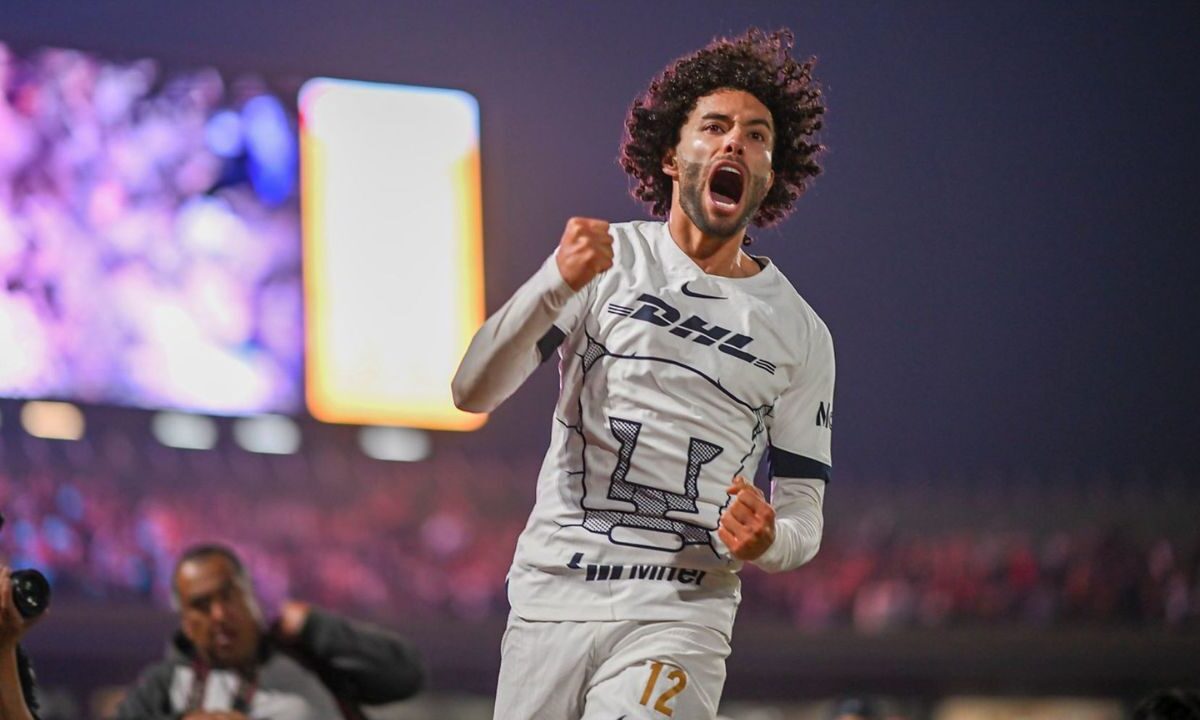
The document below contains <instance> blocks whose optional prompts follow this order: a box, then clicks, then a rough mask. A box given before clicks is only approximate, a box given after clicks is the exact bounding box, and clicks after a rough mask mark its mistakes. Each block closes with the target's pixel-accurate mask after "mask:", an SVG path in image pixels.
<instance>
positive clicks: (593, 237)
mask: <svg viewBox="0 0 1200 720" xmlns="http://www.w3.org/2000/svg"><path fill="white" fill-rule="evenodd" d="M554 259H555V261H556V262H557V263H558V272H559V273H560V274H561V275H562V277H563V280H566V281H567V284H568V285H570V286H571V289H572V290H575V291H578V290H580V289H582V288H583V286H584V285H587V284H588V283H589V282H591V281H592V278H594V277H596V276H597V275H599V274H600V273H602V272H604V271H605V270H607V269H609V268H610V267H612V264H613V241H612V237H610V236H609V234H608V223H607V222H605V221H604V220H593V219H591V218H581V217H573V218H571V219H570V220H568V221H567V228H566V229H565V230H563V236H562V240H560V241H559V242H558V251H557V252H556V253H555V254H554Z"/></svg>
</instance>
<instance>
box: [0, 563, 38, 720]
mask: <svg viewBox="0 0 1200 720" xmlns="http://www.w3.org/2000/svg"><path fill="white" fill-rule="evenodd" d="M12 593H13V586H12V571H11V570H10V569H9V568H8V566H7V565H4V564H2V563H0V720H37V702H36V701H35V700H34V697H33V670H32V669H31V668H30V666H29V660H28V658H26V657H25V654H24V653H23V652H22V651H21V648H20V645H19V644H18V643H19V642H20V640H21V637H22V636H23V635H24V634H25V632H26V631H27V630H29V628H30V627H32V625H33V623H34V622H36V620H26V619H25V618H23V617H21V613H20V612H18V611H17V606H16V603H14V602H13V597H12Z"/></svg>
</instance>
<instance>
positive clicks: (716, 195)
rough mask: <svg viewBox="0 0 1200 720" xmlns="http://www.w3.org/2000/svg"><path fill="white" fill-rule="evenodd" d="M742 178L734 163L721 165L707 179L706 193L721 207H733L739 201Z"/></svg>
mask: <svg viewBox="0 0 1200 720" xmlns="http://www.w3.org/2000/svg"><path fill="white" fill-rule="evenodd" d="M743 187H744V180H743V178H742V171H741V170H740V169H738V168H737V167H736V166H734V165H721V166H719V167H718V168H717V169H716V170H714V171H713V174H712V177H711V178H709V180H708V193H709V195H710V196H711V197H712V200H713V202H714V203H716V204H717V205H718V206H720V207H723V208H734V207H737V204H738V203H739V202H741V199H742V188H743Z"/></svg>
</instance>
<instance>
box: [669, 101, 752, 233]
mask: <svg viewBox="0 0 1200 720" xmlns="http://www.w3.org/2000/svg"><path fill="white" fill-rule="evenodd" d="M774 147H775V124H774V120H773V119H772V118H771V112H770V111H769V110H767V107H766V106H765V105H763V104H762V103H761V102H759V100H758V98H756V97H754V96H753V95H751V94H750V93H748V92H744V91H742V90H718V91H717V92H714V93H712V94H711V95H705V96H704V97H702V98H700V100H699V101H697V103H696V107H695V108H694V109H693V110H692V112H691V114H689V115H688V117H687V120H686V121H684V123H683V127H682V128H681V129H680V131H679V144H678V145H676V146H675V147H674V148H672V149H671V150H669V151H668V152H667V155H666V157H665V158H664V159H663V172H665V173H666V174H667V175H669V176H671V177H672V178H674V179H675V182H676V192H677V199H678V204H679V206H680V207H681V208H682V209H683V211H684V212H685V213H686V214H687V216H688V218H690V219H691V221H692V223H694V224H695V225H696V227H698V228H699V229H700V230H701V232H703V233H705V234H706V235H713V236H716V237H722V238H727V237H732V236H734V235H736V234H737V233H739V232H740V231H742V230H744V229H745V227H746V225H747V224H748V223H749V222H750V218H752V217H753V216H754V213H755V212H756V211H757V210H758V206H759V204H761V203H762V201H763V198H764V197H766V195H767V191H768V190H770V189H771V183H772V182H774V180H775V173H774V172H772V170H771V153H772V152H773V150H774Z"/></svg>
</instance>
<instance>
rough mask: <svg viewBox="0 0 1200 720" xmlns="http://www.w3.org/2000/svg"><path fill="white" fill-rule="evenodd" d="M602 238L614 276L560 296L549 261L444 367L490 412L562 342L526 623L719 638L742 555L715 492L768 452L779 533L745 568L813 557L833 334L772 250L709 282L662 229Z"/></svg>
mask: <svg viewBox="0 0 1200 720" xmlns="http://www.w3.org/2000/svg"><path fill="white" fill-rule="evenodd" d="M610 234H611V235H612V237H613V238H614V242H613V250H614V264H613V267H612V268H611V269H610V270H609V271H607V272H605V273H602V274H601V275H598V276H597V277H596V278H595V279H594V280H593V281H592V282H591V283H589V284H588V285H587V286H586V287H585V288H584V289H582V290H581V291H579V292H578V293H572V292H571V291H570V288H569V287H567V286H566V284H565V282H564V281H563V280H562V277H561V275H560V274H559V272H558V268H557V265H556V263H555V260H554V258H553V257H551V258H550V259H548V260H547V262H546V264H545V265H544V266H543V267H542V269H541V270H539V272H538V273H537V274H536V275H535V276H534V277H533V278H532V279H531V280H530V281H529V282H527V283H526V284H525V285H524V286H523V287H522V288H521V289H520V290H519V291H518V292H517V294H516V295H514V297H513V298H512V299H511V300H510V301H509V303H507V304H506V305H505V307H504V308H502V309H501V310H500V311H499V312H497V313H496V315H494V316H493V317H491V318H490V319H489V320H488V323H487V324H485V326H484V327H483V328H482V329H481V330H480V332H479V334H478V335H477V336H476V338H475V340H474V341H473V342H472V346H471V349H470V350H468V353H467V356H466V357H465V358H464V361H463V367H462V368H461V369H460V371H459V377H458V378H456V386H457V385H458V384H459V383H460V382H461V383H463V384H464V385H472V384H473V385H475V386H477V388H478V387H483V386H486V387H483V389H482V390H480V391H479V392H480V393H481V394H483V395H488V396H489V397H488V398H487V399H486V402H485V404H486V405H488V406H493V405H495V404H498V403H499V401H501V400H503V398H504V397H507V395H508V394H509V393H511V392H512V391H513V390H514V389H515V388H516V386H518V385H519V384H520V382H522V381H523V380H524V379H525V377H526V376H527V375H528V374H529V373H530V372H531V371H532V369H533V367H534V366H535V365H536V364H537V362H538V361H539V360H540V359H542V358H544V357H545V356H546V355H548V354H549V353H550V352H552V351H553V348H554V347H555V346H557V347H558V351H559V355H560V365H559V367H560V375H561V392H560V395H559V399H558V403H557V405H556V408H555V414H554V423H553V430H552V435H551V440H550V447H549V450H548V451H547V453H546V458H545V461H544V462H543V464H542V469H541V473H540V475H539V477H538V487H537V501H536V504H535V506H534V509H533V512H532V514H531V515H530V518H529V522H528V524H527V525H526V527H525V530H524V532H522V534H521V537H520V540H519V542H518V544H517V551H516V555H515V558H514V560H513V565H512V568H511V570H510V572H509V577H508V580H509V599H510V602H511V603H512V607H513V610H514V612H515V613H516V614H517V615H519V616H520V617H522V618H525V619H528V620H572V621H585V620H673V621H689V622H696V623H700V624H703V625H705V626H708V627H712V628H715V629H717V630H720V631H721V632H723V633H725V634H726V635H729V634H730V633H731V630H732V625H733V618H734V614H735V612H736V609H737V605H738V601H739V599H740V590H739V585H740V583H739V580H738V578H737V575H736V573H737V571H738V569H739V568H740V567H741V562H740V561H738V560H736V559H734V558H732V557H731V556H730V554H729V552H728V550H727V549H726V547H725V546H724V544H723V543H722V542H721V541H720V539H719V538H718V536H717V533H716V529H717V523H718V520H719V519H720V516H721V513H722V511H723V510H724V508H725V507H726V506H727V505H728V504H729V502H730V500H731V496H730V495H728V494H727V493H726V488H727V487H728V486H729V484H730V483H731V481H732V480H733V478H734V477H735V476H738V475H742V476H745V477H747V478H752V477H753V475H754V472H755V470H756V468H757V467H758V464H759V461H760V459H761V458H762V456H763V454H764V452H769V453H770V460H771V463H772V475H773V477H774V488H773V491H772V503H773V505H774V506H775V508H776V511H777V513H778V518H779V519H778V521H777V532H778V536H777V541H776V543H775V544H774V545H773V546H772V548H771V549H770V550H769V551H768V552H767V554H766V555H764V556H763V557H762V558H760V559H759V560H758V561H756V562H757V563H758V564H761V565H763V566H764V567H766V568H767V569H770V570H777V569H785V568H787V567H794V566H796V565H799V564H800V563H802V562H805V561H807V560H808V559H809V558H811V557H812V555H813V554H815V552H816V545H817V544H818V543H819V538H820V503H821V499H822V494H823V491H824V484H825V482H826V481H828V478H829V468H830V465H831V458H830V429H831V424H832V411H833V408H832V399H833V397H832V395H833V380H834V363H833V346H832V341H831V339H830V335H829V331H828V329H827V328H826V327H825V324H824V323H823V322H822V321H821V320H820V318H818V317H817V315H816V313H815V312H813V310H812V308H810V307H809V306H808V304H807V303H805V302H804V300H803V299H801V297H800V296H799V294H797V292H796V290H795V289H794V288H793V287H792V286H791V284H790V283H789V282H788V281H787V279H786V278H785V277H784V276H783V274H782V273H780V272H779V270H778V269H777V268H776V267H775V265H774V264H772V263H770V261H768V260H765V259H762V258H759V261H760V264H763V265H764V267H763V268H762V270H761V272H759V273H757V274H756V275H753V276H751V277H746V278H726V277H719V276H713V275H708V274H706V273H704V271H702V270H701V269H700V268H699V267H698V266H697V265H696V264H695V263H694V262H693V261H692V260H691V258H689V257H688V256H687V255H686V254H685V253H684V252H683V251H682V250H681V249H680V248H679V247H678V246H677V245H676V244H675V242H674V241H673V240H672V239H671V237H670V235H669V233H668V229H667V225H666V224H665V223H661V222H632V223H624V224H616V225H612V226H611V227H610ZM546 320H549V321H550V324H549V325H547V323H546ZM535 335H536V340H537V342H536V343H534V342H532V339H534V336H535ZM501 345H503V346H504V347H499V346H501ZM534 345H536V349H535V348H534ZM457 389H458V388H457V387H456V392H457ZM814 508H815V520H814V519H813V517H812V513H813V510H814ZM806 512H807V513H808V514H807V515H806V514H805V513H806ZM793 516H796V517H793ZM789 521H795V522H796V523H797V525H796V526H794V527H793V526H788V525H787V523H788V522H789ZM814 525H815V528H814V527H813V526H814ZM814 532H815V538H814V537H813V534H814Z"/></svg>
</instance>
